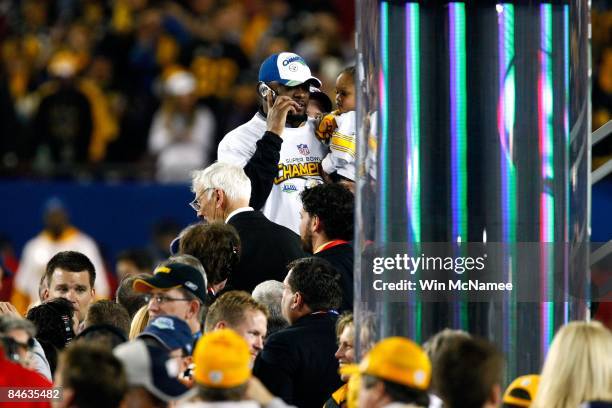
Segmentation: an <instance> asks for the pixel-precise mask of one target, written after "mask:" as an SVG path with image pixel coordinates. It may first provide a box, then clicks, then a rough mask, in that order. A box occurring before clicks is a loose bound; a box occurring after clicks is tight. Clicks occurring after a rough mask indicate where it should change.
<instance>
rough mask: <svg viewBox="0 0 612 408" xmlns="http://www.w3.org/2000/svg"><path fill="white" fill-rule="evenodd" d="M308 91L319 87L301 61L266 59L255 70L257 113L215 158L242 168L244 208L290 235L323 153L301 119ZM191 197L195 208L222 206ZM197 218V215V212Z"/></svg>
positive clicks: (311, 126)
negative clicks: (247, 185)
mask: <svg viewBox="0 0 612 408" xmlns="http://www.w3.org/2000/svg"><path fill="white" fill-rule="evenodd" d="M311 86H314V87H316V88H319V87H320V86H321V81H320V80H319V79H318V78H316V77H314V76H313V75H312V73H311V71H310V68H309V67H308V65H307V64H306V61H304V59H303V58H302V57H300V56H299V55H297V54H294V53H291V52H281V53H279V54H273V55H271V56H269V57H268V58H267V59H266V60H265V61H263V63H262V64H261V66H260V69H259V82H258V84H257V93H258V95H259V97H260V100H261V108H260V109H259V111H258V112H257V113H256V114H255V115H254V116H253V118H252V119H251V120H250V121H248V122H247V123H245V124H243V125H241V126H239V127H237V128H236V129H234V130H232V131H231V132H229V133H228V134H227V135H225V137H224V138H223V140H222V141H221V143H220V144H219V149H218V152H217V153H218V158H219V161H220V162H223V163H229V164H234V165H236V166H240V167H243V168H244V171H245V173H246V175H247V176H248V177H249V179H250V181H251V187H252V192H251V199H250V201H249V205H250V206H251V207H253V208H254V209H255V210H261V211H262V212H263V214H264V215H265V216H266V217H267V218H269V219H270V220H271V221H273V222H275V223H277V224H280V225H283V226H285V227H287V228H289V229H291V230H293V231H294V232H295V233H299V222H300V219H299V213H300V208H301V203H300V199H299V194H300V192H302V191H303V190H304V189H305V188H307V187H310V186H313V185H316V184H319V183H322V182H323V179H322V177H321V173H320V163H321V160H322V159H323V158H324V157H325V155H326V154H327V152H328V148H327V146H326V145H325V144H324V143H322V142H321V141H320V140H319V139H317V137H316V135H315V121H314V119H309V118H308V116H307V115H306V109H307V107H308V101H309V99H310V87H311ZM194 193H195V194H196V197H195V202H196V203H197V206H196V207H197V208H202V209H205V208H207V207H206V206H210V205H222V203H223V200H224V193H223V192H222V191H218V190H217V189H207V191H194ZM194 208H195V207H194ZM198 216H203V214H201V213H200V211H198Z"/></svg>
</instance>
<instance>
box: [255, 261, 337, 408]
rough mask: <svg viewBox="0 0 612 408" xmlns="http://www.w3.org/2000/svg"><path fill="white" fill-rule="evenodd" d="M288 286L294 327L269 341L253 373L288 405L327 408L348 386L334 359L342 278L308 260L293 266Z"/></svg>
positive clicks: (286, 302) (286, 303)
mask: <svg viewBox="0 0 612 408" xmlns="http://www.w3.org/2000/svg"><path fill="white" fill-rule="evenodd" d="M283 284H284V286H285V290H284V292H283V299H282V310H283V315H284V316H285V317H286V318H287V320H288V321H289V322H290V326H289V327H287V328H286V329H282V330H279V331H277V332H276V333H274V334H273V335H272V336H270V337H269V338H268V340H267V341H266V346H265V347H264V349H263V351H262V352H261V353H260V354H259V356H258V357H257V360H256V361H255V366H254V368H253V372H254V374H255V376H257V377H258V378H259V379H260V380H261V381H262V383H263V384H264V385H265V386H266V387H268V388H269V390H270V392H272V394H274V395H277V396H279V397H280V398H282V399H283V400H284V401H285V402H286V403H288V404H294V405H296V406H298V407H315V406H323V404H324V403H325V401H326V400H327V399H328V398H329V396H330V395H331V394H332V393H333V392H334V391H335V390H337V389H338V388H339V387H340V386H341V385H342V383H341V381H340V377H339V375H338V361H337V360H336V358H335V357H334V354H335V352H336V349H337V347H336V334H335V332H336V330H335V329H336V327H335V325H336V320H337V318H338V312H337V311H336V310H335V309H336V308H337V307H338V306H339V305H340V301H341V298H342V289H341V287H340V276H339V275H338V272H337V271H336V270H334V269H333V267H332V266H331V265H330V264H329V263H328V262H326V261H324V260H322V259H317V258H304V259H299V260H297V261H294V262H292V263H291V264H290V265H289V273H288V274H287V277H286V278H285V281H284V282H283ZM302 356H309V357H308V358H306V359H305V358H303V357H302Z"/></svg>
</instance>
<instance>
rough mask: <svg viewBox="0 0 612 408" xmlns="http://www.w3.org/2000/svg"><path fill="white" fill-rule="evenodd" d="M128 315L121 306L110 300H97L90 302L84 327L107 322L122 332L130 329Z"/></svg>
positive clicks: (127, 331)
mask: <svg viewBox="0 0 612 408" xmlns="http://www.w3.org/2000/svg"><path fill="white" fill-rule="evenodd" d="M130 320H131V319H130V315H129V314H128V312H127V310H125V308H124V307H123V306H121V305H120V304H118V303H115V302H113V301H112V300H98V301H97V302H95V303H92V304H91V305H90V306H89V309H88V310H87V315H86V316H85V327H86V328H87V327H89V326H93V325H101V324H108V325H109V326H114V327H117V328H118V329H121V330H122V331H123V332H124V333H129V331H130Z"/></svg>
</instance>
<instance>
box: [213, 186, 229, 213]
mask: <svg viewBox="0 0 612 408" xmlns="http://www.w3.org/2000/svg"><path fill="white" fill-rule="evenodd" d="M214 194H215V198H216V200H215V201H216V203H215V207H217V208H225V207H226V206H227V197H226V195H225V191H223V190H221V189H220V188H215V193H214Z"/></svg>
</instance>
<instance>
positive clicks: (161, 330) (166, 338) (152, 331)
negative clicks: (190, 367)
mask: <svg viewBox="0 0 612 408" xmlns="http://www.w3.org/2000/svg"><path fill="white" fill-rule="evenodd" d="M142 337H152V338H154V339H155V340H157V341H159V342H160V343H161V345H162V346H164V347H165V348H166V349H167V350H168V351H172V350H176V349H182V350H184V351H185V352H186V353H187V354H189V355H191V353H192V352H193V335H192V334H191V329H190V328H189V325H188V324H187V323H186V322H185V321H184V320H182V319H179V318H178V317H176V316H158V317H156V318H155V319H153V320H151V322H149V325H148V326H147V327H145V329H144V330H143V332H142V333H140V334H139V335H138V337H137V338H142Z"/></svg>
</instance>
